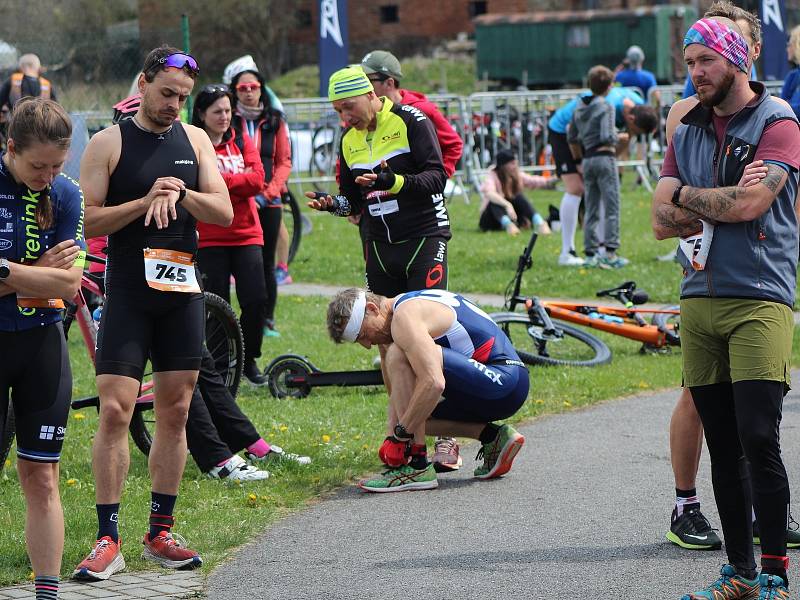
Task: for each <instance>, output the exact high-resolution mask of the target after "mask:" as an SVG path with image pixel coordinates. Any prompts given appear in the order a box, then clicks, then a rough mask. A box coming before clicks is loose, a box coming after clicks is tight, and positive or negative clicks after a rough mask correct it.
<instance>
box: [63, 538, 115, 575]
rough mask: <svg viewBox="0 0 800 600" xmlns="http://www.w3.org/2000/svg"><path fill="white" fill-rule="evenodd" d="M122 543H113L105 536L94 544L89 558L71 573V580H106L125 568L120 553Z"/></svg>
mask: <svg viewBox="0 0 800 600" xmlns="http://www.w3.org/2000/svg"><path fill="white" fill-rule="evenodd" d="M121 546H122V542H119V543H117V542H115V541H114V540H112V539H111V538H110V537H109V536H107V535H105V536H103V537H101V538H100V539H99V540H97V542H95V545H94V548H93V549H92V551H91V552H89V556H87V557H86V558H84V559H83V561H82V562H81V564H79V565H78V566H77V567H76V568H75V570H74V571H73V572H72V578H73V579H82V580H84V581H97V580H100V579H108V578H109V577H111V576H112V575H113V574H114V573H119V572H120V571H122V570H123V569H124V568H125V559H124V558H123V556H122V552H120V547H121Z"/></svg>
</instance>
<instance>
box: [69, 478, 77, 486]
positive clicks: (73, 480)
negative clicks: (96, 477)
mask: <svg viewBox="0 0 800 600" xmlns="http://www.w3.org/2000/svg"><path fill="white" fill-rule="evenodd" d="M76 483H78V480H77V479H67V485H75V484H76Z"/></svg>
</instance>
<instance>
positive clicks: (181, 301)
mask: <svg viewBox="0 0 800 600" xmlns="http://www.w3.org/2000/svg"><path fill="white" fill-rule="evenodd" d="M107 293H108V295H107V297H106V302H105V305H104V306H103V316H102V318H101V319H100V330H99V331H98V334H97V354H96V357H95V372H96V373H97V374H98V375H124V376H125V377H131V378H133V379H137V380H139V381H141V379H142V376H143V375H144V367H145V364H146V363H147V359H148V358H149V359H150V361H151V362H152V365H153V371H154V372H161V371H197V370H198V369H199V368H200V360H201V357H202V348H203V340H204V338H205V305H204V301H203V294H201V293H185V292H162V291H158V290H154V289H152V288H149V287H147V288H144V287H143V288H138V289H135V290H133V289H124V288H117V287H114V290H113V291H112V290H111V286H108V288H107Z"/></svg>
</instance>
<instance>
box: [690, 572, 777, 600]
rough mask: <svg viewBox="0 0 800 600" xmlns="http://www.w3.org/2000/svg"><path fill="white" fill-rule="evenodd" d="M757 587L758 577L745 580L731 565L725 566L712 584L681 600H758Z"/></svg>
mask: <svg viewBox="0 0 800 600" xmlns="http://www.w3.org/2000/svg"><path fill="white" fill-rule="evenodd" d="M759 587H760V586H759V579H758V577H756V578H755V579H745V578H744V577H742V576H741V575H738V574H737V573H736V570H735V569H734V568H733V567H732V566H731V565H725V566H723V567H722V569H721V570H720V572H719V579H717V580H716V581H715V582H714V583H712V584H711V585H710V586H708V587H707V588H706V589H704V590H701V591H699V592H694V593H693V594H686V595H685V596H683V597H682V598H681V600H758V598H759V595H758V592H759ZM775 598H780V596H775Z"/></svg>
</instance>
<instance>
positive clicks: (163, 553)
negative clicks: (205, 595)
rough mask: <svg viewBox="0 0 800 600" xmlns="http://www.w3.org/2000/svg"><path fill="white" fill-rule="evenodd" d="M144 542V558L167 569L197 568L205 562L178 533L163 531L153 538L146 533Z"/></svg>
mask: <svg viewBox="0 0 800 600" xmlns="http://www.w3.org/2000/svg"><path fill="white" fill-rule="evenodd" d="M142 543H143V544H144V550H142V558H143V559H145V560H149V561H150V562H154V563H156V564H159V565H161V566H162V567H165V568H167V569H196V568H197V567H199V566H201V565H202V564H203V559H202V558H200V555H199V554H198V553H197V552H195V551H194V550H189V548H187V547H186V540H184V539H183V538H182V537H181V536H179V535H178V534H176V533H168V532H166V531H162V532H161V533H159V534H158V535H157V536H156V537H155V538H153V539H152V540H151V539H150V533H146V534H145V536H144V540H142Z"/></svg>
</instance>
